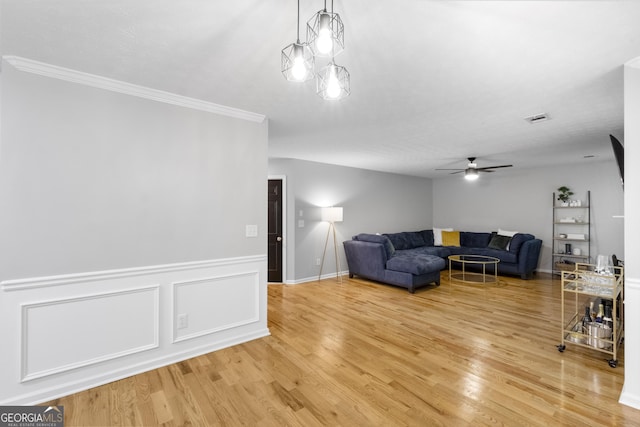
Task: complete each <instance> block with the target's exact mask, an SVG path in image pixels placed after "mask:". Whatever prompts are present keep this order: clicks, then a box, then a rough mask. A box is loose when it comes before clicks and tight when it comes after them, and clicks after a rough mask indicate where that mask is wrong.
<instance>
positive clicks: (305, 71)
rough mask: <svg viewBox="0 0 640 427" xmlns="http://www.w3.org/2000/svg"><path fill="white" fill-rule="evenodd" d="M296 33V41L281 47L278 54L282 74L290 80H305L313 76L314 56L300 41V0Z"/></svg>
mask: <svg viewBox="0 0 640 427" xmlns="http://www.w3.org/2000/svg"><path fill="white" fill-rule="evenodd" d="M296 33H297V39H296V42H295V43H291V44H290V45H288V46H287V47H285V48H284V49H282V53H281V55H280V64H281V70H282V75H284V77H285V78H286V79H287V80H289V81H292V82H306V81H307V80H311V79H312V78H313V68H314V65H315V64H314V63H315V57H314V56H313V52H312V51H311V49H309V46H308V45H307V44H306V43H300V0H298V18H297V21H296Z"/></svg>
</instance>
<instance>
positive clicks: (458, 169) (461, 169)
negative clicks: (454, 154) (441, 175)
mask: <svg viewBox="0 0 640 427" xmlns="http://www.w3.org/2000/svg"><path fill="white" fill-rule="evenodd" d="M436 170H437V171H463V170H464V169H436Z"/></svg>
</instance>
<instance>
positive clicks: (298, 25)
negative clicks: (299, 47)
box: [296, 0, 300, 44]
mask: <svg viewBox="0 0 640 427" xmlns="http://www.w3.org/2000/svg"><path fill="white" fill-rule="evenodd" d="M296 31H297V32H298V34H297V36H298V37H297V41H298V44H300V0H298V20H297V21H296Z"/></svg>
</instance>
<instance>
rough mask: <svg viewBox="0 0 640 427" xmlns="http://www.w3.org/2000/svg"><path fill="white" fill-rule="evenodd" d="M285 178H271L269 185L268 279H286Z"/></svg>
mask: <svg viewBox="0 0 640 427" xmlns="http://www.w3.org/2000/svg"><path fill="white" fill-rule="evenodd" d="M284 188H285V182H284V178H275V177H274V178H269V182H268V185H267V200H268V202H267V258H268V261H267V281H268V282H270V283H283V281H284V264H285V263H284V257H283V252H284V250H283V249H284V242H285V235H284V226H283V224H284V204H285V197H284Z"/></svg>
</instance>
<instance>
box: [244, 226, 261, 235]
mask: <svg viewBox="0 0 640 427" xmlns="http://www.w3.org/2000/svg"><path fill="white" fill-rule="evenodd" d="M245 236H247V237H258V226H257V225H247V226H246V227H245Z"/></svg>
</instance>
